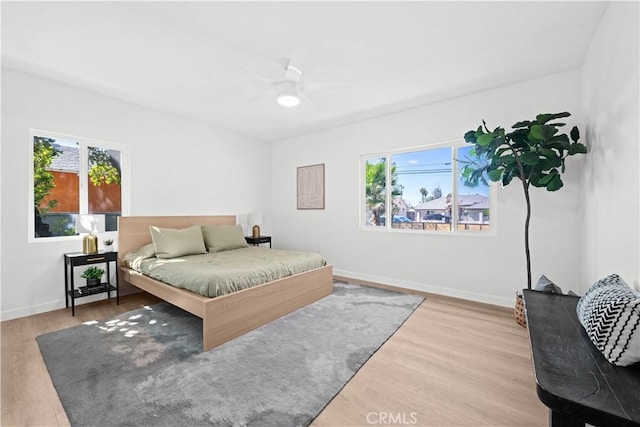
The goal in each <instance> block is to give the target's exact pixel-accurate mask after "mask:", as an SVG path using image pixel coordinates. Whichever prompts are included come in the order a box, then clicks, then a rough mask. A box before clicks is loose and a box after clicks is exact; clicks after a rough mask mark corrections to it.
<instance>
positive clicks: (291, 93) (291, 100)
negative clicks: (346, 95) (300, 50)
mask: <svg viewBox="0 0 640 427" xmlns="http://www.w3.org/2000/svg"><path fill="white" fill-rule="evenodd" d="M278 64H279V65H280V67H281V68H282V69H284V75H283V76H282V78H281V79H278V80H275V81H274V80H269V79H265V78H260V80H262V81H265V82H267V83H269V84H271V85H273V87H274V89H275V96H276V102H277V103H278V104H279V105H282V106H283V107H295V106H297V105H299V104H300V102H301V99H302V98H303V97H304V95H303V94H302V93H303V92H307V91H312V90H318V89H337V88H345V87H351V86H352V84H350V83H349V82H301V81H300V79H301V77H302V70H301V69H299V68H297V67H295V66H293V65H291V59H290V58H280V59H279V60H278ZM269 96H273V91H271V92H270V93H269ZM305 98H306V97H305Z"/></svg>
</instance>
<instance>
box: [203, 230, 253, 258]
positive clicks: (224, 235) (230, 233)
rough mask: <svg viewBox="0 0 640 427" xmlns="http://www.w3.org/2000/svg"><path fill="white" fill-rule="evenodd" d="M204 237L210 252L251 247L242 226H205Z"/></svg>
mask: <svg viewBox="0 0 640 427" xmlns="http://www.w3.org/2000/svg"><path fill="white" fill-rule="evenodd" d="M202 235H203V236H204V243H205V245H206V246H207V249H208V250H209V252H219V251H226V250H229V249H239V248H247V247H249V245H248V244H247V241H246V240H245V239H244V234H243V233H242V226H241V225H203V226H202Z"/></svg>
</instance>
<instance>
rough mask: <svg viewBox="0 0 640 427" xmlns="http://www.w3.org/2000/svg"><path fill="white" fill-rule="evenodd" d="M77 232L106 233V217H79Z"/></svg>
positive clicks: (94, 215) (77, 219)
mask: <svg viewBox="0 0 640 427" xmlns="http://www.w3.org/2000/svg"><path fill="white" fill-rule="evenodd" d="M76 230H77V231H78V233H104V230H105V216H104V215H98V214H93V215H84V214H83V215H78V216H77V218H76Z"/></svg>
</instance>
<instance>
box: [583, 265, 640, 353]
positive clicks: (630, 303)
mask: <svg viewBox="0 0 640 427" xmlns="http://www.w3.org/2000/svg"><path fill="white" fill-rule="evenodd" d="M576 312H577V315H578V319H579V320H580V323H582V326H583V327H584V329H585V330H586V331H587V335H589V339H590V340H591V342H593V344H594V345H595V346H596V348H597V349H598V350H600V352H601V353H602V355H603V356H604V357H605V358H606V359H607V360H608V361H609V362H611V363H612V364H613V365H616V366H628V365H631V364H633V363H636V362H640V294H639V293H637V292H635V291H634V290H633V289H631V288H630V287H629V286H628V285H627V284H626V283H625V282H624V280H622V279H621V278H620V277H619V276H617V275H611V276H608V277H606V278H604V279H601V280H599V281H597V282H596V283H594V284H593V286H591V288H589V290H588V291H587V292H585V294H584V295H583V296H582V297H581V298H580V301H579V302H578V306H577V308H576Z"/></svg>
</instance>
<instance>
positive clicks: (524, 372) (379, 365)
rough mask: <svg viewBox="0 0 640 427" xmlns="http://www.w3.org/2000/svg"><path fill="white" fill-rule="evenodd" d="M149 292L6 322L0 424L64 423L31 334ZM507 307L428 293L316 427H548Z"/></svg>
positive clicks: (131, 304)
mask: <svg viewBox="0 0 640 427" xmlns="http://www.w3.org/2000/svg"><path fill="white" fill-rule="evenodd" d="M157 301H158V300H157V299H156V298H155V297H153V296H151V295H148V294H137V295H130V296H127V297H123V298H121V301H120V306H116V305H115V304H114V303H113V300H112V301H111V302H107V301H101V302H97V303H92V304H86V305H82V306H80V307H76V316H75V317H71V313H70V310H56V311H52V312H49V313H43V314H39V315H35V316H30V317H26V318H21V319H16V320H10V321H5V322H2V324H1V325H0V327H1V333H2V348H1V352H2V369H1V375H2V377H1V385H2V389H1V404H2V418H1V425H2V426H66V425H69V421H68V419H67V416H66V415H65V413H64V409H63V408H62V405H61V404H60V401H59V399H58V396H57V394H56V391H55V389H54V388H53V385H52V383H51V380H50V379H49V374H48V372H47V369H46V366H45V365H44V362H43V360H42V357H41V355H40V351H39V349H38V345H37V343H36V341H35V337H36V336H38V335H40V334H43V333H46V332H50V331H55V330H59V329H64V328H67V327H70V326H74V325H77V324H80V323H81V322H84V321H88V320H94V319H102V318H107V317H110V316H113V315H116V314H118V313H121V312H125V311H129V310H133V309H136V308H138V307H140V306H142V305H146V304H153V303H155V302H157ZM547 416H548V415H547V409H546V408H545V407H544V406H543V405H542V404H541V403H540V402H539V401H538V398H537V397H536V393H535V383H534V380H533V373H532V366H531V357H530V353H529V344H528V338H527V332H526V330H525V329H523V328H521V327H520V326H518V325H517V324H516V323H515V321H514V320H513V315H512V313H511V311H510V310H508V309H504V308H499V307H494V306H490V305H485V304H478V303H472V302H468V301H462V300H456V299H452V298H447V297H440V296H435V295H429V296H428V297H427V300H426V301H425V302H424V303H423V304H422V305H421V306H420V307H419V308H418V309H417V310H416V311H415V312H414V314H413V315H412V316H411V317H410V318H409V319H408V320H407V321H406V322H405V324H404V325H403V326H402V327H401V328H400V329H399V330H398V331H397V332H396V333H395V334H394V335H393V336H392V337H391V338H390V339H389V340H388V341H387V342H386V343H385V344H384V345H383V346H382V347H381V348H380V349H379V350H378V351H377V352H376V353H375V354H374V355H373V356H372V357H371V359H369V361H368V362H367V363H366V364H365V365H364V366H363V367H362V368H361V369H360V371H359V372H358V373H357V374H356V375H355V376H354V377H353V378H352V379H351V381H350V382H349V383H348V384H347V385H346V386H345V387H344V388H343V389H342V391H341V392H340V393H339V394H338V395H337V396H336V397H335V398H334V399H333V400H332V401H331V403H330V404H329V405H328V406H327V407H326V408H325V409H324V411H322V413H320V415H319V416H318V417H317V418H316V420H315V421H314V422H313V424H312V425H314V426H371V425H377V426H381V425H414V426H546V425H547Z"/></svg>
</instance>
